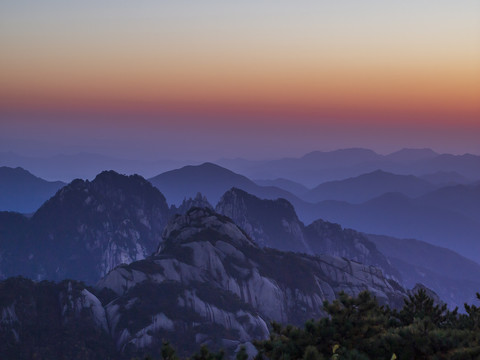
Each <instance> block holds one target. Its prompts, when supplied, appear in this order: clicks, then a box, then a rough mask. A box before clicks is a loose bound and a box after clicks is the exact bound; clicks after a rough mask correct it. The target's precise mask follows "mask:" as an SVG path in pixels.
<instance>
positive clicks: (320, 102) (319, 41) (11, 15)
mask: <svg viewBox="0 0 480 360" xmlns="http://www.w3.org/2000/svg"><path fill="white" fill-rule="evenodd" d="M0 46H1V49H2V51H1V53H0V151H3V152H4V151H14V152H18V153H22V154H24V155H49V154H56V153H75V152H97V153H102V154H106V155H114V156H120V157H129V158H148V159H155V158H157V157H158V158H175V159H192V160H200V159H202V160H203V159H205V160H208V159H215V158H220V157H247V158H275V157H281V156H295V155H301V154H303V153H306V152H308V151H312V150H333V149H337V148H345V147H368V148H372V149H374V150H376V151H378V152H380V153H386V152H390V151H394V150H397V149H399V148H403V147H421V148H423V147H431V148H433V149H434V150H436V151H439V152H451V153H459V154H460V153H465V152H471V153H476V154H480V140H479V139H480V1H478V0H456V1H451V0H448V1H447V0H428V1H427V0H415V1H413V0H405V1H393V0H383V1H379V0H365V1H358V0H342V1H323V0H315V1H303V0H296V1H291V0H290V1H284V0H275V1H274V0H271V1H264V0H256V1H253V0H245V1H237V2H233V1H220V0H217V1H211V0H210V1H209V0H206V1H193V0H192V1H185V0H177V1H159V0H142V1H131V0H110V1H107V0H95V1H93V0H85V1H78V2H67V1H64V0H43V1H36V0H31V1H26V0H2V1H1V2H0Z"/></svg>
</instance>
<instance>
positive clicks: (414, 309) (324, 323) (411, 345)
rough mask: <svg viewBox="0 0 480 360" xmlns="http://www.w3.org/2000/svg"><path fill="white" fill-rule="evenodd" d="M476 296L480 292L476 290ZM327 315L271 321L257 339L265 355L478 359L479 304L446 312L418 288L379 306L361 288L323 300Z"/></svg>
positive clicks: (302, 357) (261, 352)
mask: <svg viewBox="0 0 480 360" xmlns="http://www.w3.org/2000/svg"><path fill="white" fill-rule="evenodd" d="M478 298H479V300H480V294H479V295H478ZM324 309H325V311H326V312H327V314H328V316H327V317H325V318H322V319H320V320H318V321H314V320H310V321H307V322H306V323H305V326H304V328H299V327H295V326H291V325H287V326H281V325H279V324H275V323H273V324H272V332H271V335H270V338H269V339H268V340H265V341H258V342H256V344H255V345H256V347H257V349H258V351H259V354H260V355H258V356H259V357H263V356H266V357H267V358H269V359H272V360H275V359H279V360H280V359H282V360H285V359H309V360H316V359H323V358H325V359H339V360H340V359H342V360H346V359H356V360H367V359H391V358H392V356H393V355H394V354H395V356H396V358H397V359H398V360H410V359H432V360H433V359H478V358H480V345H479V344H480V327H479V325H480V321H479V319H480V308H479V307H476V306H474V305H472V306H468V305H466V306H465V309H466V312H467V314H461V315H459V314H458V313H457V310H456V309H455V310H454V311H448V310H447V308H446V306H445V305H438V304H435V303H434V301H433V300H432V299H431V298H429V297H428V296H427V294H426V292H425V291H424V290H422V289H420V290H419V291H418V292H417V293H416V294H413V295H410V296H409V297H408V299H406V300H405V304H404V306H403V308H402V309H401V310H400V311H396V310H391V309H389V308H388V307H383V306H379V305H378V303H377V301H376V299H375V298H373V297H372V296H371V295H370V294H369V293H367V292H363V293H361V294H359V296H358V297H356V298H352V297H350V296H347V295H346V294H340V296H339V298H338V299H337V300H335V301H334V302H333V303H325V304H324Z"/></svg>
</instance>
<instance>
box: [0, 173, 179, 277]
mask: <svg viewBox="0 0 480 360" xmlns="http://www.w3.org/2000/svg"><path fill="white" fill-rule="evenodd" d="M168 217H169V209H168V206H167V203H166V201H165V198H164V197H163V195H162V194H161V193H160V192H159V191H158V190H157V189H155V188H154V187H153V186H152V185H151V184H150V183H149V182H148V181H146V180H145V179H143V178H142V177H140V176H135V175H134V176H123V175H119V174H117V173H115V172H113V171H108V172H103V173H101V174H99V175H98V176H97V177H96V178H95V179H94V180H93V181H91V182H90V181H82V180H75V181H73V182H72V183H70V184H69V185H67V186H65V187H64V188H62V189H61V190H59V191H58V192H57V194H56V195H55V196H54V197H52V198H51V199H50V200H48V201H47V202H46V203H45V204H44V205H43V206H42V207H41V208H40V209H39V210H38V211H37V212H36V213H35V214H34V215H33V217H32V218H31V219H28V220H25V221H24V222H23V224H22V227H23V228H22V229H15V231H13V230H12V229H10V230H12V231H7V230H8V229H9V228H10V227H11V226H10V224H9V223H4V224H2V227H5V228H6V229H7V230H5V231H4V232H3V234H5V235H4V236H5V237H4V238H3V236H2V239H1V240H2V241H1V242H2V243H3V244H6V245H5V246H2V247H3V249H8V250H9V252H8V255H9V258H13V259H15V261H14V263H15V264H16V265H14V266H10V265H11V264H10V265H8V264H7V263H6V262H4V261H2V259H1V257H0V269H1V270H0V273H1V274H2V275H3V276H4V277H7V276H15V275H23V276H28V277H30V278H33V279H38V280H42V279H50V280H63V279H65V278H73V279H79V280H83V281H86V282H88V283H92V284H93V283H95V282H96V281H98V280H99V279H100V278H101V277H102V276H104V275H105V274H107V273H108V272H109V271H110V270H111V269H113V268H114V267H116V266H118V265H120V264H122V263H130V262H132V261H136V260H140V259H144V258H145V257H146V256H148V255H150V254H152V253H153V252H154V251H155V249H156V247H157V246H158V243H159V241H160V240H161V233H162V230H163V228H164V226H165V224H166V223H167V221H168ZM0 235H1V234H0ZM14 244H18V246H15V245H14ZM20 244H21V246H19V245H20ZM4 260H5V261H7V260H8V259H4ZM8 261H10V260H8ZM10 263H11V261H10Z"/></svg>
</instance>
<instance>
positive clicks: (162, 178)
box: [149, 163, 300, 205]
mask: <svg viewBox="0 0 480 360" xmlns="http://www.w3.org/2000/svg"><path fill="white" fill-rule="evenodd" d="M149 181H150V182H151V183H152V184H153V185H154V186H155V187H156V188H157V189H159V190H160V191H161V192H162V193H163V194H164V195H165V197H166V198H167V201H168V202H169V203H173V204H177V205H178V204H180V203H181V202H182V201H183V200H184V199H186V198H190V197H192V198H193V197H195V195H196V194H197V193H198V192H200V193H202V194H203V195H205V196H206V197H207V199H208V201H209V202H210V203H211V204H216V203H217V202H218V200H220V197H221V196H222V195H223V194H224V193H225V192H226V191H227V190H229V189H231V188H232V187H236V188H239V189H242V190H245V191H247V192H249V193H251V194H254V195H257V196H259V197H261V198H265V199H277V198H285V199H288V200H294V201H299V200H300V199H297V198H296V196H295V195H293V194H291V193H289V192H288V191H286V190H283V189H280V188H278V187H275V186H260V185H257V184H255V183H254V182H253V181H252V180H250V179H248V178H247V177H245V176H243V175H239V174H236V173H234V172H233V171H230V170H227V169H225V168H223V167H221V166H218V165H215V164H212V163H204V164H201V165H197V166H192V165H190V166H185V167H182V168H180V169H176V170H171V171H167V172H165V173H162V174H160V175H157V176H155V177H153V178H151V179H149Z"/></svg>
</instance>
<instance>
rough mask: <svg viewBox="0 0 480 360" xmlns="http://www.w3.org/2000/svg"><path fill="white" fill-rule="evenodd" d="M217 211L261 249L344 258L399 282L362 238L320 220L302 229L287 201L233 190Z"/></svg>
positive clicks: (228, 192)
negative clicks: (266, 198) (258, 196)
mask: <svg viewBox="0 0 480 360" xmlns="http://www.w3.org/2000/svg"><path fill="white" fill-rule="evenodd" d="M216 211H217V212H218V213H221V214H223V215H226V216H228V217H230V218H231V219H233V221H234V222H235V223H236V224H237V225H238V226H240V227H241V228H242V229H244V230H245V232H246V233H247V234H248V235H249V236H250V237H251V238H252V239H253V240H254V241H255V242H256V243H257V244H258V245H259V246H261V247H270V248H275V249H279V250H283V251H295V252H301V253H306V254H317V255H332V256H336V257H343V258H346V259H349V260H354V261H356V262H360V263H363V264H366V265H373V266H375V267H377V268H380V269H382V270H383V272H384V273H385V275H386V276H388V277H390V278H393V279H395V280H396V281H401V276H400V274H399V272H398V271H397V270H396V269H395V268H394V267H393V266H392V265H391V264H390V262H389V261H388V260H387V258H386V257H385V256H384V255H383V254H382V253H381V252H380V251H379V250H378V249H377V247H376V246H375V244H374V243H373V242H372V241H370V240H369V239H368V238H367V237H366V236H365V235H363V234H361V233H359V232H357V231H355V230H351V229H343V228H342V227H341V226H340V225H338V224H334V223H330V222H326V221H323V220H317V221H314V222H313V223H312V224H310V225H309V226H305V225H304V224H303V223H302V222H301V221H300V220H299V219H298V217H297V214H296V213H295V209H294V208H293V206H292V205H291V204H290V203H289V202H288V201H287V200H284V199H278V200H262V199H259V198H257V197H255V196H253V195H251V194H248V193H246V192H245V191H242V190H239V189H235V188H234V189H231V190H229V191H227V192H226V193H225V194H224V195H223V197H222V198H221V200H220V201H219V203H218V204H217V206H216Z"/></svg>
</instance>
